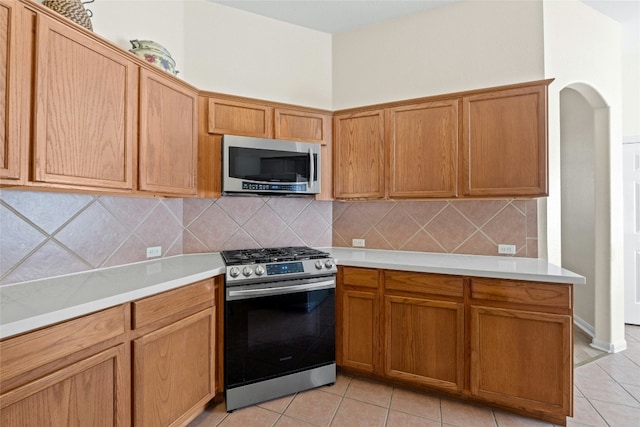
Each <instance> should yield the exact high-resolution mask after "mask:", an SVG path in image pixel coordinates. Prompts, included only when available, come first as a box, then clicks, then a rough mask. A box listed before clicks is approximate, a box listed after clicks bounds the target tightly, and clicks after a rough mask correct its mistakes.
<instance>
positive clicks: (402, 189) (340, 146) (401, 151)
mask: <svg viewBox="0 0 640 427" xmlns="http://www.w3.org/2000/svg"><path fill="white" fill-rule="evenodd" d="M551 81H552V80H544V81H538V82H531V83H523V84H517V85H510V86H503V87H499V88H490V89H481V90H476V91H469V92H460V93H453V94H448V95H441V96H434V97H428V98H421V99H414V100H408V101H399V102H394V103H388V104H383V105H376V106H368V107H362V108H357V109H352V110H345V111H343V112H338V113H337V114H336V115H335V117H334V152H335V158H334V191H335V197H336V198H345V199H351V198H366V199H379V198H389V199H418V198H436V197H437V198H452V197H539V196H546V195H547V194H548V191H547V86H548V85H549V83H550V82H551ZM382 116H386V122H385V124H384V125H380V124H379V123H377V122H376V123H374V120H376V119H377V120H382V119H381V117H382ZM377 126H381V127H382V128H384V129H385V130H386V132H384V133H382V134H383V135H384V138H380V137H379V135H378V134H377V133H376V130H379V129H380V128H378V127H377ZM374 129H375V130H374ZM378 140H380V141H383V142H381V143H380V145H381V146H382V145H383V146H384V147H385V149H384V162H385V163H386V169H385V168H384V167H383V166H381V161H382V160H381V157H379V156H380V155H379V154H378V153H379V150H378V149H377V145H376V143H375V142H374V141H378Z"/></svg>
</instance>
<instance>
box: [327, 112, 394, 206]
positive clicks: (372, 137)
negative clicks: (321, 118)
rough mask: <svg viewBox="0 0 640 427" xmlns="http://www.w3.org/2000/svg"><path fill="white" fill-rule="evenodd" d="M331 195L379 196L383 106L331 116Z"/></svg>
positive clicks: (382, 158)
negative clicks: (332, 132)
mask: <svg viewBox="0 0 640 427" xmlns="http://www.w3.org/2000/svg"><path fill="white" fill-rule="evenodd" d="M333 125H334V139H333V141H334V148H333V149H334V163H333V177H334V196H335V197H336V198H367V199H381V198H383V197H384V196H385V188H384V181H385V177H384V173H385V171H384V110H376V111H367V112H363V113H355V114H347V115H338V116H335V117H334V122H333Z"/></svg>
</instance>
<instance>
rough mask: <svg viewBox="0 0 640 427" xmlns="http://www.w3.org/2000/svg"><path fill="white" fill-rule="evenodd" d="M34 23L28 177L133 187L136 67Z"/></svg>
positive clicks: (58, 26) (67, 30) (64, 30)
mask: <svg viewBox="0 0 640 427" xmlns="http://www.w3.org/2000/svg"><path fill="white" fill-rule="evenodd" d="M37 22H38V24H37V26H38V28H37V44H36V45H37V51H36V73H37V74H36V76H35V93H34V96H35V100H36V112H35V113H36V114H35V143H34V153H33V161H34V162H35V163H34V170H33V174H34V176H33V180H34V181H36V182H38V183H46V184H63V185H68V186H87V187H97V188H108V189H121V190H125V189H126V190H132V189H133V188H134V176H135V175H134V166H135V164H136V163H135V161H136V135H137V129H136V123H137V121H136V120H137V112H138V110H137V106H138V66H137V65H136V64H135V62H133V61H131V60H130V59H129V58H128V57H127V56H126V54H125V53H124V52H122V53H120V52H118V51H117V50H116V49H114V48H110V47H107V46H106V45H105V44H104V43H99V42H98V41H96V40H93V39H91V38H88V37H86V36H85V35H84V34H82V33H80V32H79V31H77V30H76V29H75V28H71V27H70V26H69V25H66V24H63V23H62V22H58V21H56V20H54V19H51V18H48V17H47V16H45V15H38V19H37Z"/></svg>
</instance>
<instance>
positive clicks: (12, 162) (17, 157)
mask: <svg viewBox="0 0 640 427" xmlns="http://www.w3.org/2000/svg"><path fill="white" fill-rule="evenodd" d="M19 9H21V6H20V4H19V3H17V2H16V1H14V0H0V141H1V143H2V146H1V149H0V180H1V182H2V183H3V184H8V185H12V184H13V185H19V184H22V183H23V182H24V179H25V175H26V171H25V163H24V160H25V159H24V156H26V144H27V141H28V139H27V140H25V139H24V138H28V135H27V134H25V133H24V129H23V128H22V126H21V125H24V121H23V117H24V116H25V108H24V107H26V105H25V104H24V103H23V100H22V99H21V97H22V96H23V92H22V90H21V89H22V88H24V87H26V88H27V90H26V91H27V92H28V90H29V89H30V88H29V84H30V82H29V80H28V76H29V75H30V73H28V72H26V70H28V68H26V69H25V68H24V67H23V66H22V65H24V64H25V62H28V60H29V58H28V56H29V55H18V52H19V50H18V49H17V47H18V46H19V45H20V44H19V43H20V39H19V37H18V36H19V34H18V28H20V26H19V25H17V23H18V21H19V20H20V19H21V18H22V15H21V13H20V10H19ZM20 36H22V34H20ZM25 36H26V35H25ZM25 57H26V58H25ZM18 71H19V72H18ZM25 74H26V76H25ZM25 77H27V80H26V81H25ZM25 83H26V84H25ZM26 114H28V110H26ZM25 129H28V126H27V128H25Z"/></svg>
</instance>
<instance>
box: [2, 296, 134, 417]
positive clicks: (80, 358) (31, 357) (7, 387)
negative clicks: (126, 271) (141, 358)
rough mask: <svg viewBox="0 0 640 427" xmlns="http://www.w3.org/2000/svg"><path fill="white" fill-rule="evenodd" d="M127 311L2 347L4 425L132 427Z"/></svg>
mask: <svg viewBox="0 0 640 427" xmlns="http://www.w3.org/2000/svg"><path fill="white" fill-rule="evenodd" d="M125 318H126V311H125V306H118V307H113V308H110V309H107V310H103V311H100V312H97V313H94V314H90V315H88V316H84V317H81V318H78V319H73V320H69V321H67V322H63V323H60V324H58V325H54V326H50V327H48V328H45V329H41V330H38V331H34V332H30V333H27V334H24V335H19V336H17V337H13V338H9V339H6V340H3V341H1V342H0V425H2V426H3V427H8V426H25V425H29V426H42V425H51V426H78V427H80V426H126V425H129V414H130V394H129V390H130V388H129V372H130V370H129V367H130V366H129V364H130V362H129V358H128V357H127V354H128V353H127V345H126V343H125V341H124V333H125Z"/></svg>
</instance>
